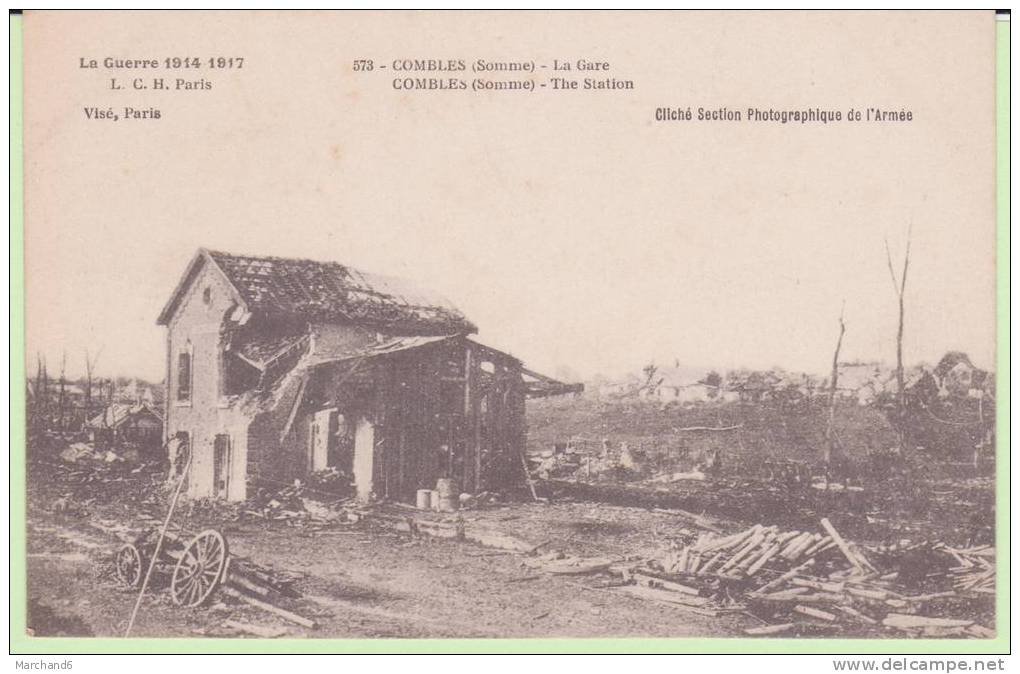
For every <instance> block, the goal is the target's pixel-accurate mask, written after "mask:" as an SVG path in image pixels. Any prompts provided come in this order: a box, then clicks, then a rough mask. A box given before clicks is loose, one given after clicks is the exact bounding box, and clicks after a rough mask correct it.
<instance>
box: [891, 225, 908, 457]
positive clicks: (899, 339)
mask: <svg viewBox="0 0 1020 674" xmlns="http://www.w3.org/2000/svg"><path fill="white" fill-rule="evenodd" d="M910 238H911V229H910V228H908V229H907V249H906V251H905V252H904V254H903V271H902V272H901V273H900V277H899V278H898V279H897V278H896V272H895V271H894V270H893V263H892V253H890V252H889V240H888V239H886V242H885V259H886V262H887V263H888V265H889V276H890V277H892V282H893V290H894V291H895V292H896V298H897V300H898V301H899V325H898V327H897V329H896V431H897V433H898V435H899V441H900V453H903V452H904V451H906V449H907V438H906V430H907V429H906V425H907V391H906V386H905V383H904V377H903V314H904V301H903V300H904V295H905V293H906V290H907V270H908V268H909V266H910Z"/></svg>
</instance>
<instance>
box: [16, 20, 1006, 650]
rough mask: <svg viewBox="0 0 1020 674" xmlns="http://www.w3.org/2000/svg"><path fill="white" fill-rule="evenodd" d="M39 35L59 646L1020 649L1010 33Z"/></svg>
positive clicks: (43, 503) (241, 26)
mask: <svg viewBox="0 0 1020 674" xmlns="http://www.w3.org/2000/svg"><path fill="white" fill-rule="evenodd" d="M18 18H19V21H20V22H21V23H20V30H21V31H22V32H21V40H22V49H23V55H22V59H23V73H24V75H23V78H24V79H23V116H24V125H23V153H24V159H23V164H24V168H23V174H24V223H23V227H24V251H23V254H24V258H23V267H24V312H25V323H24V329H25V341H24V353H23V354H22V355H20V356H19V358H23V360H24V381H23V382H18V383H17V384H16V386H17V387H19V388H20V389H23V391H24V410H25V416H24V421H25V423H24V434H25V436H24V437H25V441H24V447H23V454H21V453H20V452H21V449H22V448H20V447H19V448H17V451H15V450H16V448H15V447H14V446H13V445H12V457H21V458H13V459H12V460H15V461H19V462H21V461H22V460H23V465H24V472H23V475H24V484H23V485H21V486H18V487H17V488H18V489H23V494H24V506H23V507H24V522H23V523H21V524H20V525H17V526H18V527H20V528H21V529H23V530H24V550H23V554H22V556H21V557H20V559H18V560H15V559H14V556H13V553H12V562H11V563H12V566H13V565H15V564H16V563H17V564H19V565H23V568H24V574H23V578H24V584H23V585H24V586H23V588H21V589H20V590H19V592H20V593H21V594H20V596H21V597H22V598H23V601H22V602H20V604H19V603H16V600H15V598H14V597H15V595H14V594H12V607H11V611H12V616H15V615H17V616H19V620H21V621H22V622H20V623H15V622H14V617H12V625H14V624H19V625H21V627H20V628H19V629H20V632H21V634H19V635H18V638H19V639H20V640H21V641H20V642H19V643H20V644H21V647H23V648H26V649H28V650H31V649H33V648H34V647H35V646H38V647H39V648H45V647H46V646H45V644H46V640H47V639H50V638H55V637H58V638H73V639H81V640H82V643H85V642H87V641H90V640H109V639H112V640H114V641H102V643H104V644H107V646H104V647H103V648H110V649H112V650H114V651H116V650H117V649H118V648H120V647H121V646H123V647H124V648H128V649H131V648H132V647H131V646H130V644H131V643H133V642H138V643H148V644H154V645H152V646H151V648H157V649H158V648H160V646H159V642H160V641H161V640H169V639H175V640H182V639H183V640H187V641H180V642H175V643H178V644H181V645H178V646H170V645H168V646H167V648H172V649H179V650H183V651H187V650H188V648H189V646H187V644H192V643H196V642H206V641H210V640H220V639H223V640H231V641H233V642H238V643H241V642H243V643H245V644H250V645H251V648H252V651H251V652H261V651H258V650H257V649H258V648H261V647H262V645H263V644H266V643H270V644H272V643H277V644H283V643H294V642H291V641H290V640H299V639H303V640H366V639H367V640H384V641H385V640H394V641H396V640H407V639H428V640H447V639H464V638H471V639H490V640H491V639H511V638H512V639H527V640H559V639H568V640H569V639H576V640H581V639H593V638H595V639H620V640H627V639H660V640H671V641H668V642H663V643H669V644H676V646H675V647H676V648H684V646H683V642H684V641H685V640H691V641H690V643H692V644H695V643H705V644H711V643H712V642H711V641H707V642H702V641H700V640H715V639H728V640H733V642H732V643H733V644H734V648H737V650H740V649H745V650H748V651H754V650H755V649H756V645H755V644H758V643H764V642H770V641H773V640H796V641H782V642H780V641H777V642H776V643H777V644H778V643H785V644H788V648H789V649H790V650H791V651H796V650H797V648H803V646H798V644H804V643H808V642H810V641H811V640H818V642H819V643H821V644H824V643H830V642H828V641H827V640H851V639H852V640H866V641H869V642H881V641H896V640H912V641H914V642H916V643H918V644H920V643H924V644H931V643H933V642H934V643H936V645H935V646H933V647H931V648H933V649H934V651H933V652H938V649H939V648H940V646H938V643H943V644H944V646H943V647H941V648H943V649H951V648H952V644H953V643H957V642H961V641H980V642H981V643H984V644H988V647H989V648H990V649H991V648H992V647H993V645H994V647H996V648H1002V647H1003V646H1002V645H1003V643H1005V644H1007V645H1006V648H1008V638H1009V634H1008V629H1007V630H1005V631H1004V630H1003V629H1002V626H1003V625H1007V626H1008V616H1003V615H1001V611H1002V610H1003V607H1006V609H1005V610H1008V606H1006V605H1005V604H1004V603H1001V602H1000V603H998V604H997V597H998V596H999V595H998V594H997V593H999V592H1000V591H1001V590H1002V589H1003V583H1006V584H1008V576H1007V575H1004V574H1007V573H1008V571H1007V570H1006V569H1004V568H1003V569H1000V568H999V567H997V557H998V555H997V547H1001V546H1005V545H1007V542H1006V541H1007V539H1003V538H1002V536H1003V535H1007V536H1008V532H1007V531H1005V530H1003V531H999V530H998V529H997V524H1001V517H1002V516H1003V515H1004V514H1006V515H1008V513H1002V512H1000V509H1001V508H1002V507H1003V504H1004V503H1005V504H1006V506H1007V507H1008V500H1006V501H1003V500H1002V499H1003V498H1006V499H1008V494H1006V493H1004V492H1003V487H1005V489H1006V490H1008V475H1004V476H1002V479H1000V480H998V481H997V468H1000V467H1001V465H1002V460H1003V459H1002V458H1001V457H1003V456H1006V455H1004V454H1003V453H1002V452H1008V445H1007V446H1006V447H1004V448H1002V447H999V445H998V444H997V443H1001V440H1002V439H1001V438H1000V437H999V435H1000V434H1001V433H1002V432H1003V429H1005V431H1007V433H1008V420H1006V419H1002V418H1001V416H1002V415H1005V414H1008V413H1007V411H1006V410H1005V409H1000V407H999V405H997V399H1000V398H1001V396H1002V395H1003V393H1002V392H1008V370H1000V367H999V364H1000V363H1002V362H1003V361H1002V359H1001V358H1000V356H1001V353H1000V348H1001V346H1000V345H999V344H998V342H997V339H998V335H999V334H1000V332H999V323H998V319H997V316H998V315H1000V314H998V313H997V312H998V311H999V307H998V305H997V299H998V296H997V284H998V283H999V282H1000V280H1001V279H1003V278H1006V277H1008V254H1007V256H1006V257H1005V258H997V251H998V238H997V236H998V234H997V205H996V151H997V136H996V91H997V89H996V58H997V56H996V55H997V51H996V50H997V43H996V35H997V32H996V31H997V23H1000V22H997V19H996V13H995V12H994V11H956V12H940V11H924V12H918V11H877V12H874V11H873V12H853V11H814V12H807V11H787V12H747V11H740V12H737V11H733V12H726V11H711V12H709V11H698V12H683V11H666V12H648V11H631V12H611V11H538V10H534V11H451V12H440V11H424V10H415V11H254V10H252V11H236V12H234V11H197V10H196V11H179V12H172V11H33V10H28V11H26V12H25V13H24V15H23V16H19V17H18ZM1006 18H1008V13H1007V17H1006ZM1006 31H1007V33H1006V35H1007V40H1008V24H1007V28H1006ZM1007 49H1008V43H1007ZM1007 124H1008V122H1007ZM1007 218H1008V216H1007ZM1006 227H1007V229H1008V219H1007V221H1006ZM1007 236H1008V235H1007ZM12 250H13V248H12ZM1005 334H1007V335H1008V328H1007V330H1006V333H1005ZM1007 357H1008V356H1007ZM997 419H998V420H999V424H998V425H997ZM1007 442H1008V436H1007ZM997 450H1001V451H997ZM1007 465H1008V459H1007ZM997 485H999V487H998V488H997ZM15 486H16V485H15V484H12V498H14V496H13V494H14V493H15ZM12 526H14V525H13V523H12ZM18 582H19V581H18V577H14V578H13V580H12V583H14V584H15V585H17V584H18ZM12 591H13V588H12ZM997 606H998V609H997ZM997 610H998V611H999V612H1000V613H999V614H998V615H997ZM1004 618H1005V622H1004ZM12 630H14V628H13V627H12ZM12 634H14V632H13V631H12ZM142 640H144V641H142ZM74 643H78V642H74ZM352 643H362V642H360V641H354V642H352ZM583 643H584V642H566V644H567V645H565V646H564V648H565V649H567V650H570V649H571V648H573V649H576V650H579V651H584V650H587V649H588V648H589V647H587V646H585V645H583ZM607 643H608V642H607ZM619 643H620V644H625V643H626V641H621V642H619ZM109 644H112V645H109ZM118 644H119V645H120V646H118ZM570 644H573V645H572V646H571V645H570ZM267 648H272V646H267ZM291 648H292V649H293V652H300V651H301V650H302V646H301V642H298V643H297V645H295V646H292V647H291ZM640 648H648V646H647V645H646V646H635V647H634V649H637V650H640ZM706 648H707V646H706ZM775 648H776V649H777V650H778V651H779V652H782V650H783V648H782V647H781V646H778V645H777V646H776V647H775ZM865 648H866V647H865ZM901 648H903V649H909V648H911V647H910V645H909V644H906V645H903V646H901ZM926 648H927V647H926ZM620 649H621V650H622V649H624V647H623V646H620ZM634 649H632V650H634ZM234 652H237V651H236V650H235V651H234ZM823 652H824V651H823ZM830 652H831V651H830ZM914 652H916V651H914ZM968 652H976V651H975V649H974V648H971V649H970V651H968Z"/></svg>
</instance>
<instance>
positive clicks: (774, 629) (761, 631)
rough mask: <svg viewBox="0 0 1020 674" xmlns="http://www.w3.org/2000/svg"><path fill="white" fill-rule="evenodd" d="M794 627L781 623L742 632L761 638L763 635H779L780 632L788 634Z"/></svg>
mask: <svg viewBox="0 0 1020 674" xmlns="http://www.w3.org/2000/svg"><path fill="white" fill-rule="evenodd" d="M794 626H795V623H782V624H780V625H763V626H762V627H748V628H747V629H746V630H744V634H747V635H750V636H762V635H765V634H780V633H782V632H789V631H790V630H792V629H793V628H794Z"/></svg>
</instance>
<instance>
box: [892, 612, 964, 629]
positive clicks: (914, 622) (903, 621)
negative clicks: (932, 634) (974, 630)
mask: <svg viewBox="0 0 1020 674" xmlns="http://www.w3.org/2000/svg"><path fill="white" fill-rule="evenodd" d="M882 624H883V625H885V626H887V627H896V628H898V629H921V628H924V627H970V626H971V625H973V624H974V621H973V620H957V619H954V618H929V617H927V616H920V615H909V614H906V613H890V614H889V615H887V616H886V617H885V620H883V621H882Z"/></svg>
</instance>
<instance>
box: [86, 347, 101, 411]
mask: <svg viewBox="0 0 1020 674" xmlns="http://www.w3.org/2000/svg"><path fill="white" fill-rule="evenodd" d="M102 353H103V350H102V348H100V349H99V351H97V352H96V354H95V355H94V356H93V355H92V354H90V353H89V350H88V349H85V419H86V420H88V419H89V418H90V417H91V415H92V375H93V373H94V372H95V370H96V364H97V363H98V362H99V356H100V354H102Z"/></svg>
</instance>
